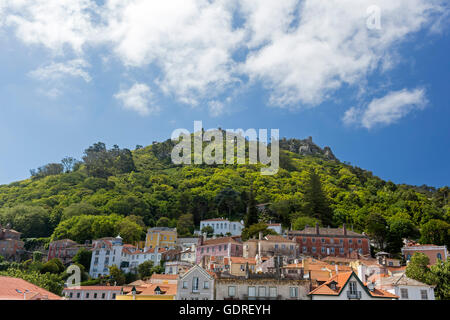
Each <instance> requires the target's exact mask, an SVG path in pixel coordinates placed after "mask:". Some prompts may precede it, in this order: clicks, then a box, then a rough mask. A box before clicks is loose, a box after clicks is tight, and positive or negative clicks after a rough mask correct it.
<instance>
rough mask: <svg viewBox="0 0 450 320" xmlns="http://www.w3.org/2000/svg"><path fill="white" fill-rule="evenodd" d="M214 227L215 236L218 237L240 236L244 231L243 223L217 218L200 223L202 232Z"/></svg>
mask: <svg viewBox="0 0 450 320" xmlns="http://www.w3.org/2000/svg"><path fill="white" fill-rule="evenodd" d="M207 226H209V227H212V228H213V230H214V235H217V236H222V237H223V236H226V235H231V236H240V235H241V233H242V229H244V222H243V221H228V220H227V219H223V218H217V219H208V220H202V221H200V232H201V230H203V228H204V227H207Z"/></svg>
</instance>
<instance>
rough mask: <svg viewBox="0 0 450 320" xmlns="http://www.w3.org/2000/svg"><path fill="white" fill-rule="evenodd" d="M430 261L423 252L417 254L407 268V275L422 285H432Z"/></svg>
mask: <svg viewBox="0 0 450 320" xmlns="http://www.w3.org/2000/svg"><path fill="white" fill-rule="evenodd" d="M429 264H430V259H429V258H428V257H427V256H426V255H425V254H423V253H421V252H416V253H414V254H413V256H412V257H411V260H410V262H409V263H408V266H407V267H406V271H405V274H406V276H407V277H408V278H411V279H415V280H417V281H420V282H422V283H426V284H432V279H431V274H430V268H428V265H429Z"/></svg>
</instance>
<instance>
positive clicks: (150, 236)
mask: <svg viewBox="0 0 450 320" xmlns="http://www.w3.org/2000/svg"><path fill="white" fill-rule="evenodd" d="M176 243H177V229H176V228H167V227H155V228H149V229H148V230H147V235H146V237H145V249H146V250H148V249H153V248H156V247H158V248H166V249H173V248H175V245H176Z"/></svg>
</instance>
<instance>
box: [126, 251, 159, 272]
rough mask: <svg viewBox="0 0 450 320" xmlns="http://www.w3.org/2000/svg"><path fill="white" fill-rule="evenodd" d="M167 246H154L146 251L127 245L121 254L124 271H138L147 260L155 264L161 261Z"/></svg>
mask: <svg viewBox="0 0 450 320" xmlns="http://www.w3.org/2000/svg"><path fill="white" fill-rule="evenodd" d="M165 251H167V250H166V249H165V248H152V249H148V250H146V251H144V250H143V249H138V248H136V247H135V246H132V245H125V246H124V248H123V250H122V254H121V265H120V267H121V269H122V270H123V271H124V272H131V271H134V272H135V271H137V267H138V266H139V265H140V264H141V263H143V262H146V261H152V262H153V265H154V266H157V265H159V264H160V263H161V259H162V254H163V252H165Z"/></svg>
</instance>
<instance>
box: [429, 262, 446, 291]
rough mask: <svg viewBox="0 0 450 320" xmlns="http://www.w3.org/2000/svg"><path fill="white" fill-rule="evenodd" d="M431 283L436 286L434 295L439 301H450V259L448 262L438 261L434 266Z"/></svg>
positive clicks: (432, 267)
mask: <svg viewBox="0 0 450 320" xmlns="http://www.w3.org/2000/svg"><path fill="white" fill-rule="evenodd" d="M430 271H431V281H432V283H433V284H435V285H436V287H435V288H434V294H435V296H436V298H437V299H438V300H450V258H447V260H446V261H441V260H438V261H437V263H436V264H434V265H432V266H431V268H430Z"/></svg>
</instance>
